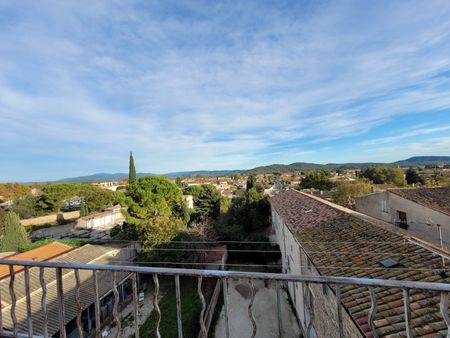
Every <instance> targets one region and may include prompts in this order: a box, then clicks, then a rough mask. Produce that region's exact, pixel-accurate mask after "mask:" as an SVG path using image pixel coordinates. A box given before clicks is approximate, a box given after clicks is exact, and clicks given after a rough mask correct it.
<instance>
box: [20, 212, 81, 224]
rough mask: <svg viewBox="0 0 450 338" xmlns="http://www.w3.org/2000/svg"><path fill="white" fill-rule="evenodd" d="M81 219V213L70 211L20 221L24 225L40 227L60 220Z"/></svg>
mask: <svg viewBox="0 0 450 338" xmlns="http://www.w3.org/2000/svg"><path fill="white" fill-rule="evenodd" d="M79 217H80V211H79V210H76V211H69V212H61V213H59V214H51V215H46V216H41V217H34V218H28V219H22V220H20V223H22V225H24V226H27V225H38V224H46V223H55V222H57V221H59V220H65V221H67V220H72V219H77V218H79Z"/></svg>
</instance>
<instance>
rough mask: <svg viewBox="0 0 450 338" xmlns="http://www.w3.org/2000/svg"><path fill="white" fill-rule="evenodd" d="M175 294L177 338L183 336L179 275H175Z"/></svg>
mask: <svg viewBox="0 0 450 338" xmlns="http://www.w3.org/2000/svg"><path fill="white" fill-rule="evenodd" d="M175 295H176V297H177V300H176V302H177V325H178V338H183V321H182V319H181V295H180V276H179V275H175Z"/></svg>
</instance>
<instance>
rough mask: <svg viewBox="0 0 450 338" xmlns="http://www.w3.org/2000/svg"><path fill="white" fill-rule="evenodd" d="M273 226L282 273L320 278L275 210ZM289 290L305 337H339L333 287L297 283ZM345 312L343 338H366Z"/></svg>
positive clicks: (289, 283) (289, 286) (291, 285)
mask: <svg viewBox="0 0 450 338" xmlns="http://www.w3.org/2000/svg"><path fill="white" fill-rule="evenodd" d="M272 224H273V227H274V229H275V234H276V239H277V242H278V244H279V246H280V250H281V253H282V261H283V272H284V273H288V274H294V275H312V276H319V275H320V274H319V272H318V271H317V269H316V268H315V267H314V265H313V263H312V262H311V261H310V260H309V258H308V257H307V255H306V254H305V252H304V250H303V249H302V246H301V244H300V242H299V241H298V240H297V239H296V237H295V236H294V235H293V234H292V233H291V231H290V230H289V228H288V227H286V226H285V225H284V223H283V221H282V219H281V218H280V216H279V215H278V214H277V213H276V212H275V211H274V210H273V209H272ZM287 287H288V294H289V296H290V298H291V301H292V304H293V305H294V310H295V313H296V316H297V319H298V320H299V321H300V327H301V328H302V331H303V333H304V336H305V337H307V338H316V337H317V338H322V337H323V338H334V337H336V338H337V337H339V321H338V306H337V301H336V295H335V293H334V291H333V290H332V289H331V288H330V287H328V286H323V285H322V284H315V283H310V284H309V285H308V286H306V285H305V284H304V283H294V282H288V283H287ZM306 292H309V293H310V299H311V302H310V308H309V307H308V306H307V304H306V302H305V301H306V300H307V297H306V295H307V293H306ZM342 310H343V311H342V325H343V333H344V337H355V338H357V337H363V335H362V333H361V331H360V330H359V328H358V327H357V325H356V324H355V322H354V321H353V319H352V318H351V317H350V315H349V314H348V313H347V312H346V311H345V309H344V308H342ZM310 320H312V328H311V330H310V332H309V334H308V333H307V327H308V323H309V322H310Z"/></svg>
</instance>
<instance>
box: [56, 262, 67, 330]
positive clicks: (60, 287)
mask: <svg viewBox="0 0 450 338" xmlns="http://www.w3.org/2000/svg"><path fill="white" fill-rule="evenodd" d="M56 287H57V293H58V315H59V337H60V338H65V337H66V319H65V311H64V290H63V282H62V268H56Z"/></svg>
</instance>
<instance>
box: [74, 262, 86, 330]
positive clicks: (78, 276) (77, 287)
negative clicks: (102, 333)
mask: <svg viewBox="0 0 450 338" xmlns="http://www.w3.org/2000/svg"><path fill="white" fill-rule="evenodd" d="M74 274H75V283H76V291H75V301H76V303H77V328H78V334H79V336H80V338H83V337H84V332H83V326H82V325H81V312H82V309H81V300H80V287H81V284H80V271H79V270H78V269H74Z"/></svg>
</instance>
